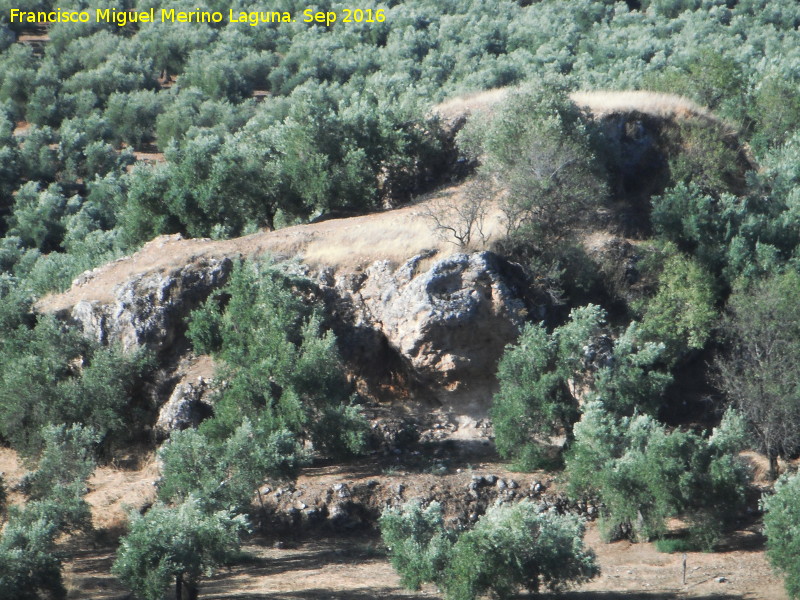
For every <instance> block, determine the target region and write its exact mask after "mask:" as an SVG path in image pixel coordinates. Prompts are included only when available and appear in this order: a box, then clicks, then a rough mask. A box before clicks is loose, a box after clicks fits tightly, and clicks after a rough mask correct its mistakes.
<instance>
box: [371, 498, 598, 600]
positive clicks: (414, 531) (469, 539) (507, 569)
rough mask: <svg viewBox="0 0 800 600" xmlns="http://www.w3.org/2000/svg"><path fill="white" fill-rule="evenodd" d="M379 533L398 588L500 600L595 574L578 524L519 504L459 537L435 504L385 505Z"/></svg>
mask: <svg viewBox="0 0 800 600" xmlns="http://www.w3.org/2000/svg"><path fill="white" fill-rule="evenodd" d="M380 526H381V535H382V536H383V540H384V542H385V543H386V545H387V546H388V547H389V552H390V557H391V561H392V565H393V566H394V568H395V569H396V570H397V571H398V573H400V576H401V581H402V583H403V585H405V586H407V587H409V588H411V589H418V588H419V587H420V585H421V584H422V583H425V582H433V583H435V584H436V585H437V586H439V588H440V589H442V590H443V591H444V594H445V597H446V598H447V599H448V600H475V598H478V597H479V596H483V595H484V594H486V593H487V592H489V593H491V594H492V596H493V597H496V598H499V599H501V600H503V599H507V598H512V597H514V596H515V594H516V593H517V592H518V590H519V588H520V587H525V588H527V589H528V590H529V591H531V592H532V593H538V592H539V590H540V588H541V587H542V586H545V587H547V588H549V589H551V590H562V589H564V588H566V587H567V586H568V585H569V584H572V583H581V582H584V581H588V580H589V579H591V578H593V577H595V576H596V575H597V574H598V573H599V569H598V567H597V565H596V564H595V562H594V554H593V553H592V552H591V550H587V549H585V548H584V546H583V533H584V527H583V522H582V521H581V520H580V519H578V518H577V517H575V516H569V515H557V514H552V513H540V512H539V511H538V510H537V507H536V506H535V505H534V504H533V503H531V502H529V501H527V500H524V501H522V502H519V503H517V504H515V505H496V506H493V507H492V508H490V509H489V510H488V511H487V512H486V514H485V515H484V516H482V517H481V518H480V519H479V520H478V522H477V523H476V525H475V527H474V528H473V529H471V530H469V531H466V532H459V531H457V530H452V529H445V527H444V525H443V519H442V509H441V506H440V505H439V504H438V503H432V504H430V505H429V506H428V507H427V508H424V509H423V508H422V507H421V506H420V504H419V503H413V502H412V503H410V504H407V505H406V506H404V507H400V508H387V509H386V510H385V511H384V512H383V515H382V516H381V519H380Z"/></svg>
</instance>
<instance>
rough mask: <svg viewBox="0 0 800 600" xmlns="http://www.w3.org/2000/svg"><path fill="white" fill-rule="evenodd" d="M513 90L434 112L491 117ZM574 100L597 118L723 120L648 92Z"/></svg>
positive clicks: (468, 98)
mask: <svg viewBox="0 0 800 600" xmlns="http://www.w3.org/2000/svg"><path fill="white" fill-rule="evenodd" d="M511 91H512V88H496V89H493V90H488V91H485V92H476V93H474V94H466V95H464V96H458V97H455V98H451V99H449V100H445V101H444V102H442V103H441V104H439V105H437V106H436V107H434V109H433V111H434V112H435V113H436V114H439V115H441V117H442V118H443V119H444V120H445V121H450V122H454V121H458V120H459V119H460V118H464V117H468V116H469V115H471V114H474V113H476V112H483V113H487V114H491V112H492V110H493V109H494V107H496V106H497V105H498V104H499V103H500V102H502V101H503V100H505V99H506V98H507V97H508V94H509V93H510V92H511ZM570 98H571V99H572V101H573V102H575V104H577V105H578V106H580V107H582V108H585V109H586V110H588V111H589V112H590V113H591V114H592V115H594V116H595V117H602V116H604V115H607V114H611V113H630V112H639V113H643V114H646V115H651V116H654V117H660V118H664V119H688V118H700V119H704V120H709V121H713V122H719V120H718V119H717V118H716V117H715V116H714V115H713V114H712V113H711V112H710V111H709V110H707V109H705V108H703V107H702V106H700V105H699V104H697V103H696V102H694V101H692V100H689V99H688V98H685V97H683V96H678V95H677V94H664V93H659V92H650V91H647V90H623V91H594V92H575V93H573V94H570Z"/></svg>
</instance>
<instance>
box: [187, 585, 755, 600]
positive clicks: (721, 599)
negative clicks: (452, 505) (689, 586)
mask: <svg viewBox="0 0 800 600" xmlns="http://www.w3.org/2000/svg"><path fill="white" fill-rule="evenodd" d="M203 598H204V599H206V600H409V599H410V598H426V599H428V600H436V599H438V598H440V596H433V595H431V594H429V593H419V594H414V593H411V592H406V593H403V592H398V591H397V590H395V589H393V588H382V587H375V588H374V589H370V590H343V591H333V590H326V589H308V590H300V591H294V592H267V593H263V594H259V593H255V594H253V593H241V594H238V593H236V592H233V593H229V594H222V595H214V594H210V595H205V594H204V595H203ZM679 598H680V599H683V598H686V595H685V594H684V593H681V592H636V591H630V592H625V591H621V592H613V591H609V592H592V591H586V592H567V593H561V594H539V595H536V596H532V595H528V594H521V595H519V596H517V599H518V600H534V599H536V600H556V599H558V600H678V599H679ZM743 598H744V596H741V595H737V594H709V595H706V596H697V597H696V600H743Z"/></svg>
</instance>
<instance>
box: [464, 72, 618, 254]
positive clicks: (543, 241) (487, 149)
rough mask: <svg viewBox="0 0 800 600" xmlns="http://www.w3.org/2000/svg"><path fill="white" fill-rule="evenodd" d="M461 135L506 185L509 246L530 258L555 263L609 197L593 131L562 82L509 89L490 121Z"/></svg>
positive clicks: (474, 123) (475, 122)
mask: <svg viewBox="0 0 800 600" xmlns="http://www.w3.org/2000/svg"><path fill="white" fill-rule="evenodd" d="M521 115H524V119H521V118H520V116H521ZM459 140H460V142H461V145H462V147H464V150H465V151H466V152H467V153H468V154H471V155H473V157H475V158H478V159H480V160H482V161H483V163H484V164H483V166H482V171H483V172H484V174H485V175H486V177H487V179H495V180H497V181H498V183H499V185H500V187H501V188H502V189H507V190H508V193H507V194H506V195H504V196H503V198H504V200H503V201H502V211H503V214H504V217H505V222H506V228H507V234H508V240H507V241H505V242H504V246H505V249H506V250H507V251H510V252H512V253H513V254H516V255H518V256H521V257H523V258H525V259H527V260H530V259H531V258H533V257H534V256H539V257H540V258H541V257H542V256H544V257H545V259H546V260H547V261H548V262H552V261H553V260H554V259H555V258H556V257H557V256H559V249H560V248H559V247H560V245H561V244H562V243H563V242H564V241H567V240H571V239H572V238H573V237H574V232H575V229H576V227H577V226H578V225H579V224H581V223H583V222H586V221H587V220H589V219H591V215H592V212H593V209H595V208H597V207H599V206H600V205H601V204H602V202H603V201H604V199H605V197H606V193H607V192H606V183H605V174H604V173H603V172H602V167H601V166H600V164H599V163H598V162H597V161H596V159H595V156H594V151H593V148H592V139H591V135H590V133H589V132H588V130H587V128H586V123H585V121H584V117H583V115H582V113H581V112H580V110H579V109H578V108H577V107H576V106H575V105H574V104H573V103H572V101H571V100H570V99H569V97H568V96H567V93H566V89H565V87H564V85H563V82H561V81H549V80H548V81H545V82H541V83H539V84H538V85H535V86H528V87H525V88H523V89H522V90H521V91H517V92H514V93H512V94H511V95H510V97H509V98H508V100H507V101H505V103H504V104H503V105H502V106H501V107H500V108H499V109H498V110H497V111H496V114H495V115H494V116H493V117H492V119H491V121H490V122H489V123H488V124H485V123H483V122H481V121H480V120H479V119H474V120H473V121H472V122H471V123H470V124H468V125H467V128H466V129H465V131H464V132H463V133H462V134H460V138H459Z"/></svg>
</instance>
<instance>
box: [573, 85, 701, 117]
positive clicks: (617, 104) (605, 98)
mask: <svg viewBox="0 0 800 600" xmlns="http://www.w3.org/2000/svg"><path fill="white" fill-rule="evenodd" d="M570 98H571V99H572V101H573V102H575V104H577V105H578V106H581V107H584V108H586V109H588V110H589V112H591V113H592V114H593V115H595V116H602V115H605V114H609V113H630V112H639V113H644V114H647V115H652V116H654V117H661V118H664V119H675V118H677V119H681V118H683V119H685V118H692V117H695V118H697V117H699V118H703V119H708V120H711V121H716V120H717V119H716V117H714V115H713V114H712V113H711V112H710V111H708V110H707V109H705V108H703V107H702V106H700V105H699V104H697V103H696V102H694V101H692V100H689V99H688V98H685V97H683V96H678V95H677V94H663V93H659V92H649V91H646V90H637V91H633V90H628V91H620V92H615V91H596V92H575V93H574V94H571V95H570Z"/></svg>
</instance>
